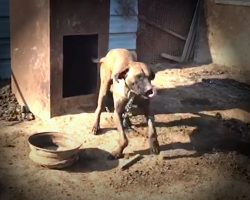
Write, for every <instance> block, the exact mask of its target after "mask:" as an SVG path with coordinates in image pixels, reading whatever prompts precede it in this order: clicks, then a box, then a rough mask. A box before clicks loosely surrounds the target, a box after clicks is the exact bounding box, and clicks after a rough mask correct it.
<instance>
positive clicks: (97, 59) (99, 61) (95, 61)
mask: <svg viewBox="0 0 250 200" xmlns="http://www.w3.org/2000/svg"><path fill="white" fill-rule="evenodd" d="M105 58H106V57H102V58H101V59H99V58H91V60H92V62H93V63H103V62H104V61H105Z"/></svg>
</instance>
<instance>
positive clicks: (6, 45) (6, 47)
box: [0, 38, 10, 59]
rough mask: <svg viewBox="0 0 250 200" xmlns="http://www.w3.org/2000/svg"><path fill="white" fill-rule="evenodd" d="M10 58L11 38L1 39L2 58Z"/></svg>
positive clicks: (0, 56)
mask: <svg viewBox="0 0 250 200" xmlns="http://www.w3.org/2000/svg"><path fill="white" fill-rule="evenodd" d="M9 58H10V40H9V38H6V39H2V38H1V39H0V59H9Z"/></svg>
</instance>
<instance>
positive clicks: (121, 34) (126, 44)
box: [109, 0, 138, 50]
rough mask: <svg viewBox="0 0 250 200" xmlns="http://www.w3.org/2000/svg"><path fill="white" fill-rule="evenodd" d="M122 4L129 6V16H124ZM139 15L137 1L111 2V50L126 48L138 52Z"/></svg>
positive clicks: (113, 0)
mask: <svg viewBox="0 0 250 200" xmlns="http://www.w3.org/2000/svg"><path fill="white" fill-rule="evenodd" d="M122 2H123V3H124V2H127V3H128V4H129V13H128V14H125V15H124V6H123V4H122ZM125 12H126V8H125ZM137 15H138V5H137V0H125V1H124V0H111V1H110V24H109V49H113V48H126V49H130V50H136V32H137V27H138V17H137Z"/></svg>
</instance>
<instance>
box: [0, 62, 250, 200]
mask: <svg viewBox="0 0 250 200" xmlns="http://www.w3.org/2000/svg"><path fill="white" fill-rule="evenodd" d="M167 67H168V68H167V69H166V65H163V64H158V65H156V66H155V67H154V68H155V70H156V71H157V75H156V79H155V80H154V84H155V85H156V86H157V88H158V94H159V95H158V96H157V97H156V98H155V99H154V100H153V101H152V110H153V111H154V113H155V119H156V130H157V132H158V135H159V137H158V138H159V142H160V145H161V151H162V152H161V154H160V155H158V156H152V155H149V150H148V142H147V135H146V125H145V121H144V118H143V117H142V116H140V115H139V116H135V117H132V122H133V124H134V125H135V131H130V132H128V133H127V135H128V138H129V142H130V143H129V146H128V147H127V148H126V150H125V153H129V154H135V153H140V154H142V155H143V158H142V159H141V160H140V161H138V162H137V163H135V164H134V165H133V166H131V167H130V168H129V169H127V170H124V171H121V170H120V165H121V163H122V162H124V160H125V159H120V160H113V161H112V160H108V159H107V156H108V155H109V152H111V151H112V150H114V149H115V147H116V145H117V143H116V142H117V139H118V135H117V132H116V130H115V129H114V127H115V126H114V122H113V119H112V114H110V113H104V114H103V115H102V118H101V127H102V128H104V129H103V131H102V133H101V134H100V135H98V136H93V135H91V134H89V132H90V127H91V125H92V120H93V114H86V113H82V114H75V115H68V116H63V117H56V118H53V119H50V120H47V121H42V120H39V119H36V120H34V121H25V122H21V123H20V122H5V121H0V127H1V129H0V199H37V200H39V199H86V200H87V199H110V200H112V199H250V190H249V188H250V158H249V155H250V106H249V104H250V87H249V86H248V85H247V84H245V83H249V82H250V77H249V74H246V73H243V72H240V71H235V70H234V71H232V70H230V69H228V68H223V67H222V66H216V65H203V66H183V67H180V66H179V67H177V66H174V65H172V66H167ZM43 131H62V132H66V133H68V134H71V135H72V137H76V138H77V139H78V140H81V141H83V148H82V149H81V151H80V159H79V161H78V162H77V163H75V164H74V165H73V166H71V167H69V168H67V169H64V170H51V169H46V168H43V167H41V166H37V165H35V164H34V163H33V162H32V161H31V160H30V159H29V157H28V155H29V147H28V144H27V137H28V136H29V135H30V134H32V133H35V132H43ZM177 150H178V151H177ZM172 152H175V154H172ZM176 152H177V153H176ZM178 152H179V154H178ZM183 152H186V153H184V154H183ZM164 153H165V154H169V155H172V156H171V157H167V158H165V159H163V156H162V155H163V154H164Z"/></svg>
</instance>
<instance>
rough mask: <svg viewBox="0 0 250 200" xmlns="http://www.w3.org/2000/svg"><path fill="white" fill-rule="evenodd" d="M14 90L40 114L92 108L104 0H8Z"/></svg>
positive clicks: (104, 46)
mask: <svg viewBox="0 0 250 200" xmlns="http://www.w3.org/2000/svg"><path fill="white" fill-rule="evenodd" d="M10 18H11V57H12V60H11V66H12V91H13V92H14V94H15V95H16V97H17V99H18V101H19V103H21V104H23V105H27V106H28V107H29V109H30V110H31V111H32V112H33V113H34V114H35V115H36V116H38V117H41V118H50V117H53V116H57V115H61V114H69V113H76V112H84V111H86V112H87V111H89V110H91V111H92V110H93V109H94V108H95V104H96V97H97V94H98V81H99V80H98V79H99V69H98V66H97V64H95V63H93V62H92V59H93V58H97V57H102V56H104V55H105V53H106V52H107V50H108V34H109V1H108V0H84V1H82V0H74V1H69V0H43V1H40V0H22V1H20V0H12V1H11V3H10Z"/></svg>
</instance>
